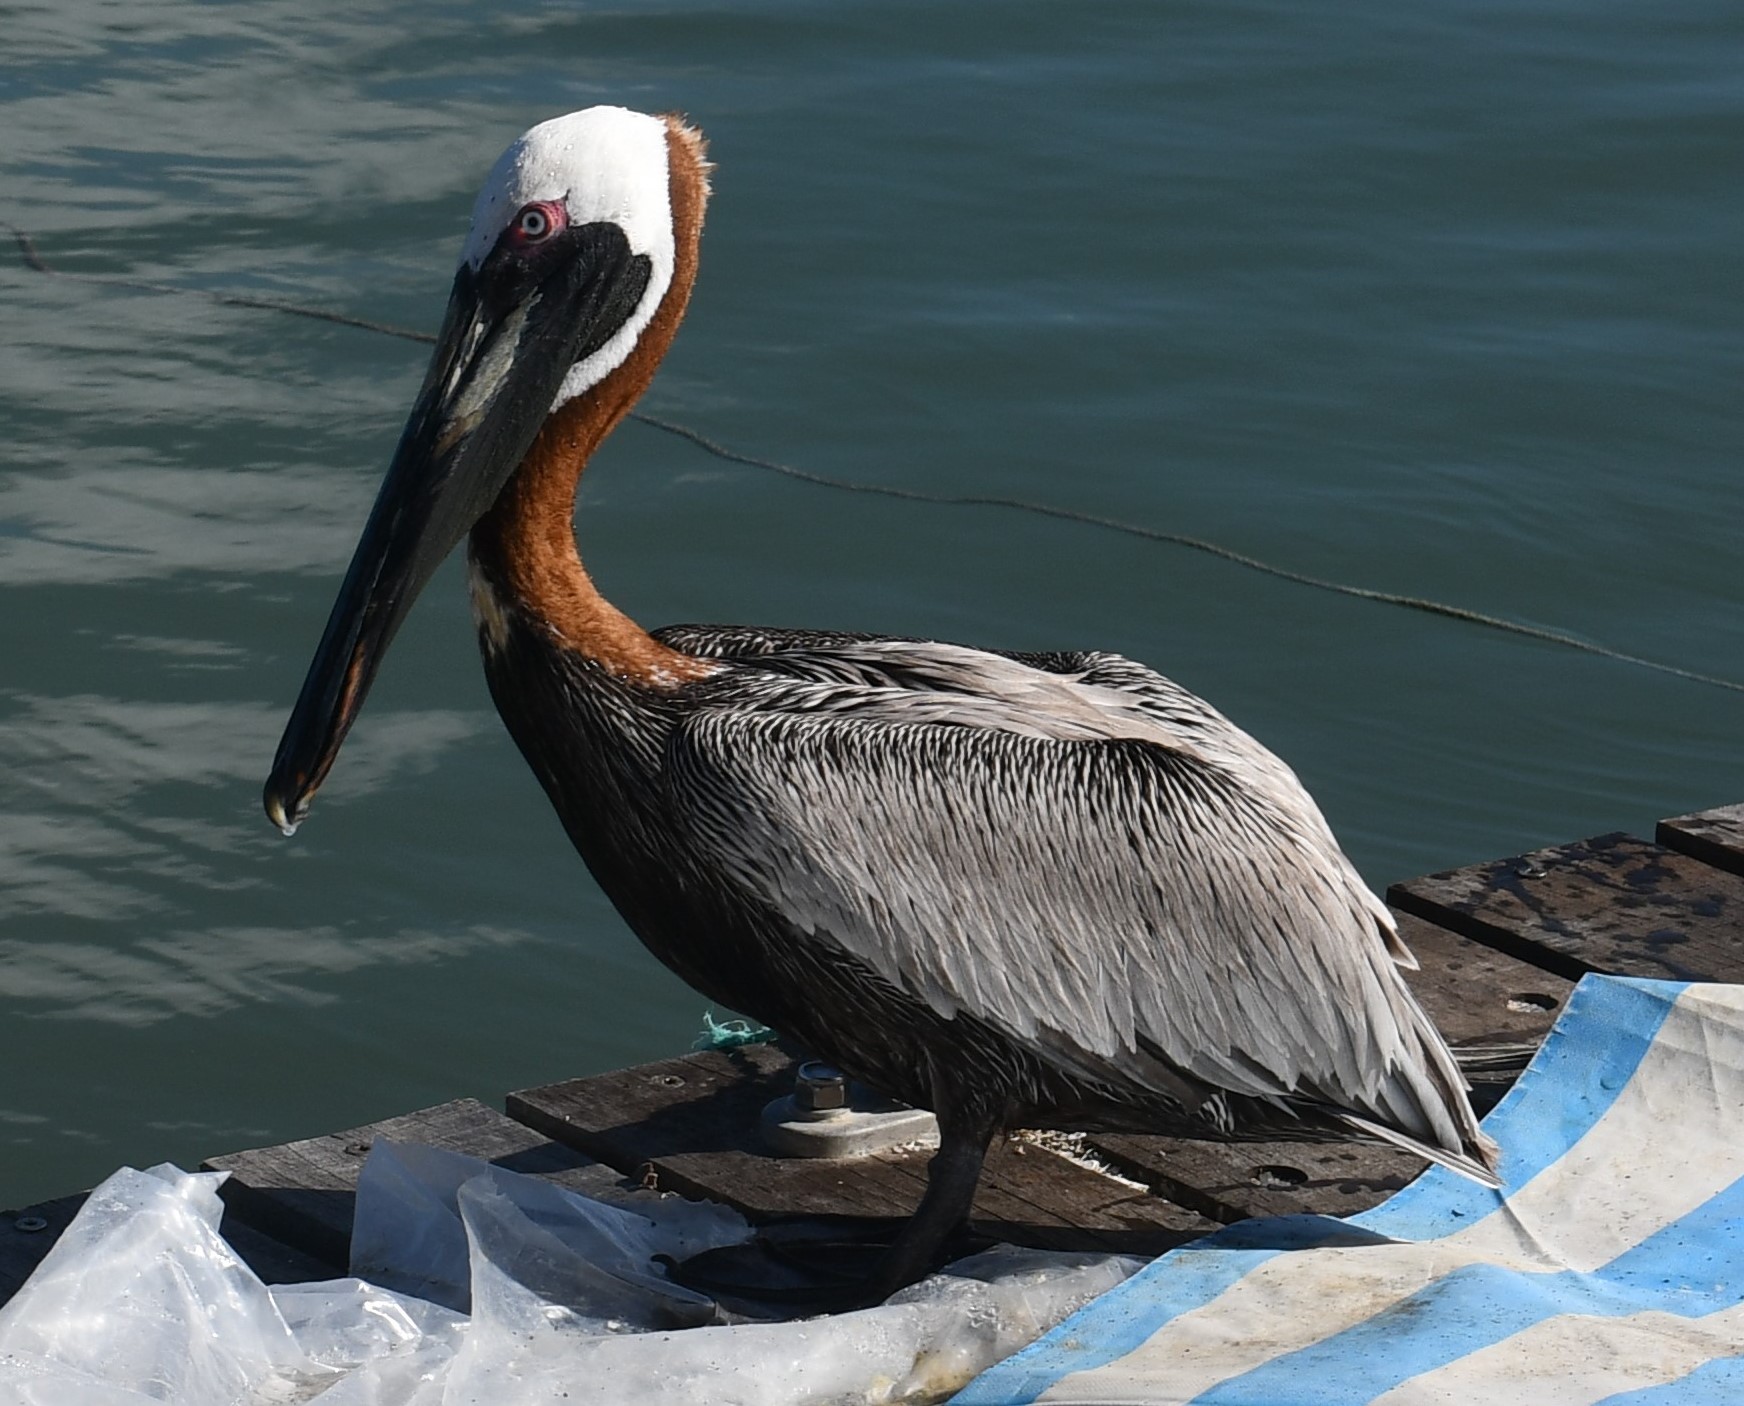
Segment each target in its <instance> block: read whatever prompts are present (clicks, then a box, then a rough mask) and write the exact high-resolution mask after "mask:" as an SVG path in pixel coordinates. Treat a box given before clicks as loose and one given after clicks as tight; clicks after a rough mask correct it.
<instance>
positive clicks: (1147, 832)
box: [668, 641, 1477, 1152]
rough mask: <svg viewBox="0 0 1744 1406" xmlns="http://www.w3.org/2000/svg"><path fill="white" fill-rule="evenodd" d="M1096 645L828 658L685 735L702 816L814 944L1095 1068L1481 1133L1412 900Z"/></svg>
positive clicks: (1432, 1131)
mask: <svg viewBox="0 0 1744 1406" xmlns="http://www.w3.org/2000/svg"><path fill="white" fill-rule="evenodd" d="M1082 661H1083V664H1084V667H1083V668H1082V669H1080V670H1076V671H1074V672H1072V673H1052V672H1046V671H1043V670H1039V669H1035V668H1032V667H1030V666H1028V665H1025V664H1023V663H1021V662H1018V661H1015V660H1012V659H1010V658H1006V657H1003V656H998V655H991V654H986V653H983V652H981V651H976V650H968V649H963V648H960V647H957V646H947V645H934V644H916V643H912V642H904V641H868V642H859V643H853V644H842V645H838V646H836V647H835V648H833V649H831V650H829V651H827V654H826V652H823V651H819V652H816V653H814V654H813V655H812V656H810V657H809V658H807V659H804V660H801V661H799V662H797V663H793V662H790V664H789V673H788V674H787V675H786V676H784V677H781V678H780V679H778V680H777V681H776V682H775V683H774V684H773V685H771V686H770V687H769V688H768V689H767V690H766V691H765V692H764V693H763V695H762V696H761V697H760V698H759V700H758V702H757V704H756V705H755V706H743V707H739V706H732V705H727V706H722V707H719V708H714V709H710V710H708V711H706V712H704V713H702V714H700V715H698V716H696V717H694V718H693V719H692V720H691V721H689V722H688V723H687V724H686V725H685V726H684V727H683V728H682V729H681V730H680V731H679V733H678V734H677V735H676V736H675V738H674V741H673V743H672V746H671V749H670V750H669V755H668V761H669V764H670V767H669V773H668V777H669V779H668V785H669V786H670V787H672V788H673V799H674V802H675V809H676V810H678V811H679V812H680V813H682V814H683V815H684V816H685V817H686V818H687V819H688V821H689V823H690V825H691V829H692V839H693V843H695V844H696V845H697V846H698V847H699V848H700V849H701V850H702V851H704V852H705V853H706V854H707V855H708V856H709V858H710V859H712V861H713V862H714V864H715V865H716V866H718V867H719V868H720V869H724V870H725V871H726V872H728V873H730V874H731V875H732V876H733V877H734V878H735V879H736V880H737V882H739V883H741V884H743V885H744V886H746V887H747V888H748V889H749V890H751V891H752V892H754V893H755V894H756V895H757V897H758V898H760V899H761V900H762V901H763V902H765V903H768V904H770V905H772V906H773V907H775V908H776V909H777V910H778V911H780V912H781V913H782V914H783V915H784V916H785V917H786V918H787V920H788V921H789V922H791V923H792V924H793V925H794V926H795V927H797V928H798V929H799V930H801V931H802V932H805V933H808V934H812V935H814V936H815V937H816V938H818V939H820V940H823V941H828V942H832V943H835V944H837V945H839V946H840V947H841V948H842V949H844V950H846V951H848V952H850V953H852V954H853V955H854V956H856V957H857V958H859V959H860V960H862V961H864V962H866V963H868V964H869V965H871V966H872V967H873V968H874V969H875V970H877V971H878V972H879V973H880V974H881V975H882V976H884V977H885V978H886V979H887V980H890V981H892V982H895V983H898V984H900V985H901V986H903V987H904V988H906V989H908V990H909V991H911V992H914V993H915V994H917V995H918V996H920V997H922V998H923V999H925V1000H926V1001H927V1002H928V1003H929V1004H931V1005H932V1006H933V1007H934V1009H936V1010H938V1011H939V1012H941V1013H942V1014H945V1015H947V1016H950V1015H954V1014H955V1013H956V1012H958V1011H968V1012H971V1013H973V1014H974V1015H975V1016H977V1017H978V1018H980V1019H981V1020H984V1021H988V1022H991V1023H993V1024H994V1025H996V1026H997V1027H999V1028H1001V1029H1002V1030H1004V1031H1005V1032H1006V1033H1007V1034H1008V1035H1009V1036H1010V1037H1012V1038H1014V1039H1018V1040H1021V1041H1024V1042H1026V1043H1027V1044H1029V1045H1031V1046H1032V1047H1034V1048H1036V1049H1037V1050H1039V1051H1043V1052H1045V1053H1047V1054H1048V1055H1050V1056H1051V1057H1053V1058H1055V1059H1058V1060H1061V1061H1063V1062H1065V1063H1066V1064H1068V1065H1070V1066H1072V1067H1073V1068H1075V1069H1076V1070H1077V1072H1079V1073H1080V1074H1082V1075H1083V1076H1084V1077H1088V1078H1091V1079H1102V1080H1110V1079H1115V1078H1118V1080H1120V1081H1125V1080H1136V1081H1137V1082H1139V1083H1140V1084H1148V1085H1149V1086H1151V1087H1153V1088H1154V1089H1155V1090H1156V1091H1157V1092H1158V1093H1162V1094H1165V1095H1168V1096H1171V1097H1177V1098H1178V1097H1179V1096H1180V1086H1181V1082H1182V1081H1181V1079H1180V1077H1179V1074H1177V1073H1176V1072H1175V1071H1177V1070H1178V1071H1184V1072H1185V1073H1186V1074H1188V1075H1189V1076H1191V1078H1192V1079H1195V1080H1198V1081H1201V1082H1202V1083H1204V1084H1206V1085H1210V1086H1212V1087H1214V1088H1216V1089H1222V1090H1227V1091H1229V1092H1231V1093H1236V1094H1242V1095H1247V1096H1251V1097H1258V1098H1266V1099H1276V1100H1278V1101H1280V1102H1282V1101H1284V1100H1285V1099H1287V1098H1292V1099H1307V1100H1311V1101H1315V1102H1324V1103H1329V1104H1333V1105H1339V1106H1343V1107H1347V1108H1349V1109H1351V1110H1352V1111H1353V1112H1355V1113H1357V1114H1368V1115H1371V1116H1373V1117H1375V1118H1378V1119H1381V1120H1384V1121H1387V1122H1391V1123H1393V1124H1395V1125H1396V1126H1398V1127H1399V1128H1401V1129H1403V1130H1405V1131H1406V1132H1408V1133H1409V1134H1411V1135H1412V1136H1414V1137H1417V1138H1420V1139H1422V1140H1423V1141H1425V1142H1427V1143H1429V1144H1431V1145H1434V1146H1440V1147H1443V1148H1447V1149H1450V1150H1454V1151H1456V1152H1457V1151H1458V1150H1459V1149H1461V1148H1462V1147H1464V1146H1467V1145H1468V1144H1469V1142H1470V1140H1471V1139H1472V1138H1475V1137H1476V1136H1477V1133H1476V1128H1475V1125H1472V1126H1469V1127H1467V1126H1456V1119H1457V1120H1458V1121H1459V1123H1461V1124H1464V1123H1466V1122H1467V1121H1468V1120H1469V1113H1466V1114H1465V1116H1464V1117H1463V1118H1461V1117H1460V1116H1459V1112H1458V1110H1450V1108H1449V1102H1450V1100H1449V1097H1448V1093H1449V1090H1458V1089H1460V1088H1461V1087H1463V1081H1462V1080H1461V1079H1460V1076H1459V1075H1458V1073H1457V1070H1456V1069H1455V1068H1454V1065H1453V1062H1452V1059H1451V1057H1450V1056H1449V1055H1448V1054H1447V1051H1446V1048H1445V1046H1444V1045H1443V1044H1442V1042H1441V1040H1440V1037H1439V1036H1438V1035H1437V1034H1436V1033H1435V1032H1434V1030H1433V1028H1432V1027H1431V1026H1430V1025H1429V1022H1428V1021H1427V1018H1426V1017H1425V1016H1424V1015H1423V1014H1422V1012H1421V1010H1420V1009H1419V1008H1418V1007H1417V1005H1416V1002H1415V1001H1414V1000H1413V998H1412V997H1411V995H1410V993H1409V991H1408V990H1407V989H1406V988H1405V986H1404V984H1403V982H1402V981H1401V980H1400V979H1399V976H1398V974H1397V971H1396V970H1395V966H1394V960H1393V956H1394V954H1393V951H1392V950H1391V947H1390V946H1389V943H1388V940H1387V939H1388V938H1389V937H1390V936H1391V933H1392V925H1391V921H1390V919H1389V918H1388V916H1387V914H1386V910H1385V908H1384V907H1383V906H1382V905H1381V904H1380V903H1379V901H1378V900H1377V899H1376V898H1375V897H1374V896H1373V895H1372V894H1371V893H1370V892H1369V891H1368V889H1367V887H1366V886H1365V885H1364V884H1363V883H1362V880H1361V879H1360V877H1359V876H1358V875H1357V874H1356V872H1355V870H1354V869H1353V868H1352V867H1351V865H1350V864H1349V862H1348V861H1347V860H1346V859H1345V857H1344V855H1343V854H1342V853H1341V852H1340V851H1339V849H1338V846H1337V844H1336V842H1335V841H1334V840H1333V838H1332V835H1331V832H1330V830H1329V829H1328V828H1327V826H1326V823H1325V821H1324V819H1323V818H1322V817H1321V815H1320V812H1319V810H1318V808H1317V807H1316V806H1315V805H1314V803H1313V801H1312V800H1311V799H1310V798H1309V797H1308V795H1307V793H1306V792H1305V791H1304V790H1303V789H1302V787H1301V786H1300V784H1299V783H1298V782H1297V781H1296V778H1295V777H1294V775H1293V774H1292V773H1291V772H1290V771H1289V769H1288V768H1287V767H1285V766H1284V765H1283V763H1282V762H1280V761H1278V760H1277V758H1275V757H1274V756H1272V754H1271V753H1269V752H1267V751H1266V750H1265V749H1264V748H1263V747H1261V746H1260V745H1259V744H1258V743H1257V742H1255V741H1253V739H1251V738H1249V737H1248V736H1247V735H1246V734H1245V733H1242V732H1241V731H1240V730H1239V729H1237V728H1235V727H1234V726H1233V725H1232V724H1230V723H1229V722H1228V721H1227V720H1226V719H1224V718H1223V717H1222V716H1221V715H1220V714H1218V713H1216V712H1215V710H1213V709H1211V708H1210V707H1209V706H1208V705H1206V704H1204V703H1203V702H1201V701H1200V700H1199V699H1197V698H1195V697H1194V696H1193V695H1191V694H1189V693H1187V692H1186V691H1185V690H1182V689H1179V688H1178V687H1176V686H1175V685H1174V684H1171V683H1169V682H1168V680H1166V679H1162V678H1161V677H1160V676H1159V675H1156V674H1153V673H1151V672H1150V671H1149V670H1145V669H1142V668H1141V666H1138V665H1136V664H1132V663H1131V662H1130V661H1128V660H1124V659H1120V658H1119V657H1118V656H1113V655H1086V656H1082ZM759 662H761V661H759ZM1392 946H1394V947H1396V946H1397V941H1396V938H1395V939H1393V943H1392ZM1401 950H1402V949H1401ZM1452 1102H1454V1103H1457V1104H1459V1105H1460V1106H1461V1107H1462V1108H1463V1100H1462V1099H1457V1098H1456V1099H1453V1100H1452Z"/></svg>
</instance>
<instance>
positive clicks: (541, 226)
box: [510, 200, 568, 244]
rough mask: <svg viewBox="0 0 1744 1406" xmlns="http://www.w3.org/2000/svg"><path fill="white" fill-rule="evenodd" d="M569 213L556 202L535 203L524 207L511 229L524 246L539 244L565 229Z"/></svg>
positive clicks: (543, 201)
mask: <svg viewBox="0 0 1744 1406" xmlns="http://www.w3.org/2000/svg"><path fill="white" fill-rule="evenodd" d="M567 213H568V212H567V211H565V210H564V208H563V206H562V205H561V204H560V203H558V202H557V201H555V200H540V201H535V202H534V203H533V204H531V205H527V206H524V207H522V210H521V213H520V214H518V215H516V216H515V222H514V224H513V225H511V226H510V228H511V229H513V230H514V232H515V237H516V238H517V239H519V240H520V241H521V242H522V243H523V244H537V243H538V242H539V241H540V240H542V239H547V238H549V237H550V236H551V235H553V234H555V233H556V232H557V231H558V230H560V229H562V228H563V225H564V221H565V219H566V216H567Z"/></svg>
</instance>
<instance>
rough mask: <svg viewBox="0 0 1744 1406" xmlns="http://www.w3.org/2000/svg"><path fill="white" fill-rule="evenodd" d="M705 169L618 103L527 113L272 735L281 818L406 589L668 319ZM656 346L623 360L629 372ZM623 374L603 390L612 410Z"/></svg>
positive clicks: (494, 181) (303, 808)
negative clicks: (291, 706)
mask: <svg viewBox="0 0 1744 1406" xmlns="http://www.w3.org/2000/svg"><path fill="white" fill-rule="evenodd" d="M707 169H708V168H707V164H706V162H705V161H704V159H703V143H702V137H701V135H700V134H699V133H698V132H696V131H695V130H694V129H692V128H690V127H687V126H686V125H685V124H684V123H683V122H681V121H680V120H679V119H677V118H674V117H650V116H647V115H645V114H643V113H639V112H629V111H626V110H625V109H624V108H621V107H593V108H587V109H586V110H584V111H581V112H572V113H570V114H569V115H568V116H566V117H556V118H553V119H552V120H551V121H549V122H541V123H540V124H539V125H538V126H537V127H534V128H533V129H532V130H531V131H528V132H527V133H525V134H524V135H522V136H521V137H520V138H519V139H518V140H517V141H515V143H514V144H513V145H511V146H510V147H509V149H508V150H507V151H505V152H504V153H503V154H502V156H501V158H500V159H499V160H498V161H497V163H496V165H495V166H494V167H493V168H492V169H491V173H490V175H489V176H488V177H487V178H486V180H485V184H484V189H483V190H481V191H480V192H479V195H478V200H477V202H476V204H475V205H474V206H473V211H472V226H471V228H470V229H469V230H468V232H467V236H466V245H465V248H464V249H463V251H462V253H461V260H460V268H459V270H458V272H456V274H455V276H454V288H453V291H452V293H451V294H450V296H449V300H448V312H447V316H446V317H445V318H444V320H443V324H442V332H441V335H440V336H439V338H438V340H437V347H436V351H435V353H434V354H433V355H432V357H431V358H430V369H429V371H428V373H427V374H426V375H425V377H424V385H423V388H422V390H420V392H419V394H418V400H417V403H416V405H414V407H413V409H412V413H411V416H410V418H409V419H408V420H407V422H406V428H405V431H404V433H403V434H402V435H401V437H400V444H399V448H398V449H397V450H396V451H395V452H394V458H393V462H392V464H391V465H390V467H389V469H388V473H387V478H386V479H385V480H384V481H383V483H382V487H381V492H380V493H379V495H378V496H377V498H376V503H375V508H374V510H373V511H372V512H371V513H370V517H369V522H368V524H367V525H366V526H365V528H364V532H363V538H362V540H361V541H360V542H359V543H358V547H357V551H356V553H355V555H354V556H353V557H352V561H351V569H350V570H349V571H348V572H347V574H346V577H345V584H344V586H343V587H341V589H340V593H339V599H338V601H337V602H335V604H334V607H333V613H332V615H331V617H330V618H329V619H328V622H327V631H326V634H325V635H324V636H323V637H322V640H321V645H320V648H319V649H318V651H317V652H316V655H315V659H314V662H313V663H312V664H311V665H310V668H309V674H308V677H307V678H306V679H305V681H304V683H303V691H302V693H301V695H300V696H299V697H298V699H297V706H296V708H295V710H294V711H293V712H292V714H291V718H290V722H289V723H288V724H287V725H286V728H285V735H284V738H283V740H282V741H281V742H280V743H279V750H278V755H277V757H276V758H275V760H274V762H273V770H272V775H271V777H270V778H269V779H268V781H267V785H266V796H265V801H266V810H267V814H268V815H269V816H270V817H271V818H272V819H273V821H274V822H275V823H276V824H278V825H279V826H280V828H282V829H284V830H286V831H287V832H288V831H289V830H291V829H292V828H294V827H295V826H296V824H297V822H298V821H300V820H301V819H302V817H303V815H304V814H305V813H306V812H307V810H308V807H309V801H310V799H311V797H313V795H314V793H315V791H316V789H317V788H318V787H319V786H320V784H321V782H322V780H323V779H324V778H325V777H326V775H327V772H328V769H329V768H330V767H331V766H332V764H333V759H334V758H335V757H336V756H337V755H338V752H339V747H340V744H341V743H342V742H343V741H344V740H345V734H346V732H347V731H348V730H349V729H350V727H351V724H352V721H353V720H354V719H355V718H356V716H357V713H358V710H359V709H360V708H361V707H362V705H363V699H364V696H365V694H366V693H367V692H368V690H369V685H370V683H371V681H372V680H373V678H374V676H375V671H376V669H377V667H378V666H379V664H380V662H381V659H382V656H383V655H384V654H385V653H386V650H387V647H388V644H389V642H390V641H391V640H392V638H393V636H394V632H395V631H396V630H397V629H398V628H399V625H400V622H401V620H403V619H404V618H405V614H406V611H407V610H408V609H409V608H410V607H411V604H412V601H413V600H414V599H415V598H416V596H417V594H418V592H419V590H420V589H422V587H423V585H424V583H425V582H426V581H428V580H429V578H430V576H431V574H432V573H433V572H434V571H435V569H436V567H437V566H438V565H439V564H440V563H441V561H442V559H443V558H444V557H446V556H447V555H448V553H449V552H450V551H452V550H453V548H454V546H455V544H456V543H458V542H459V541H460V539H461V538H462V537H464V536H465V535H466V533H467V531H468V530H469V529H470V528H471V527H472V525H473V524H474V523H475V522H477V521H478V519H479V518H480V517H481V516H483V514H484V513H485V511H486V510H487V509H488V508H489V507H490V505H491V504H492V503H493V502H494V501H495V500H496V497H497V494H498V493H499V492H500V491H501V490H502V487H503V485H504V484H505V483H507V482H508V480H509V478H510V477H511V476H512V475H513V474H514V472H515V470H516V468H517V467H518V466H519V465H520V463H521V461H522V459H523V458H525V457H526V454H527V451H528V449H530V448H531V447H532V444H533V441H534V439H535V438H537V436H538V434H539V431H540V429H541V428H542V427H543V426H544V424H545V422H546V420H547V419H549V418H550V416H551V415H552V413H553V412H554V411H556V410H557V409H558V408H559V407H561V406H563V405H565V404H567V403H568V402H570V401H572V400H575V399H576V398H577V397H579V396H583V395H586V394H587V393H588V392H589V391H592V390H594V389H595V388H600V387H604V386H605V385H606V383H607V382H608V381H610V380H611V378H612V377H613V376H614V374H616V375H618V376H620V377H622V376H624V375H626V374H629V373H630V371H631V369H632V368H631V367H630V365H629V363H630V362H631V361H632V357H633V355H634V353H635V352H636V351H637V349H638V347H639V346H640V347H646V346H647V345H648V343H649V340H650V338H651V337H652V336H653V334H652V333H651V332H650V328H651V327H652V326H654V325H655V323H656V318H657V317H659V316H660V315H661V313H662V312H663V310H664V311H665V312H666V313H667V314H669V315H668V316H667V317H665V318H663V319H662V325H663V326H664V328H665V330H664V334H663V335H664V336H665V337H669V336H670V335H671V327H672V325H673V324H674V323H675V322H676V317H677V313H678V312H680V311H682V306H683V302H684V300H685V298H686V297H688V295H689V291H690V277H691V275H692V273H693V272H694V260H695V247H696V237H697V232H698V229H699V227H700V224H701V218H702V204H703V200H704V198H705V197H706V194H707V183H706V173H707ZM655 350H656V351H658V350H664V341H663V340H662V341H661V344H660V346H659V347H658V348H656V349H655ZM655 359H657V357H653V358H650V357H643V358H638V359H637V360H638V362H644V361H645V362H647V366H646V368H645V370H644V372H643V375H644V377H645V376H646V375H650V374H652V362H653V360H655ZM639 388H640V387H639V386H637V387H633V388H629V393H628V394H626V395H623V396H612V397H611V399H612V401H613V411H612V413H611V415H610V418H611V419H612V420H615V419H616V418H617V416H618V415H620V414H622V413H623V411H624V410H625V409H627V408H628V406H629V403H630V400H631V399H633V396H634V391H635V390H636V389H639Z"/></svg>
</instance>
